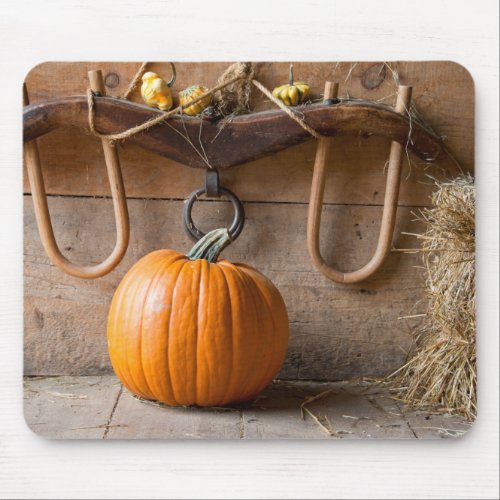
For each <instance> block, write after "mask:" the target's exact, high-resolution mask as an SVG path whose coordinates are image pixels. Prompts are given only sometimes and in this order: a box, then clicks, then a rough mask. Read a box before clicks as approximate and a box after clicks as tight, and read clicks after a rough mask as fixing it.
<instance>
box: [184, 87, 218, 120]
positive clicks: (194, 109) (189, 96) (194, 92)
mask: <svg viewBox="0 0 500 500" xmlns="http://www.w3.org/2000/svg"><path fill="white" fill-rule="evenodd" d="M207 92H208V89H207V88H206V87H202V86H201V85H191V87H188V88H187V89H184V90H181V91H180V92H179V103H180V104H181V106H183V105H184V104H187V103H189V102H190V101H193V100H194V99H196V98H197V97H200V96H202V95H203V94H205V93H207ZM211 100H212V96H207V97H205V98H204V99H202V100H201V101H198V102H197V103H196V104H193V105H192V106H188V107H187V108H184V109H183V110H182V112H183V113H185V114H186V115H189V116H196V115H199V114H200V113H201V112H202V111H203V110H204V109H205V108H206V107H207V106H208V105H209V104H210V101H211Z"/></svg>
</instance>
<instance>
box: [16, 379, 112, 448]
mask: <svg viewBox="0 0 500 500" xmlns="http://www.w3.org/2000/svg"><path fill="white" fill-rule="evenodd" d="M120 391H121V384H120V382H119V380H117V379H116V378H115V377H77V378H73V377H49V378H42V377H36V378H34V379H32V378H29V379H25V380H24V419H25V421H26V423H27V424H28V427H29V428H30V429H31V430H32V431H33V432H35V433H36V434H38V435H39V436H43V437H46V438H51V439H101V438H103V437H104V435H105V433H106V430H107V429H108V428H109V425H110V419H111V413H112V411H113V408H114V407H115V403H116V401H117V399H118V397H119V394H120Z"/></svg>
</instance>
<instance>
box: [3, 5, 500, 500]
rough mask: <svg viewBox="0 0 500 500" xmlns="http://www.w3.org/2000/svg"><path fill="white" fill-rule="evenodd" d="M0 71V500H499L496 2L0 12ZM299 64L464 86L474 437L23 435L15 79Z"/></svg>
mask: <svg viewBox="0 0 500 500" xmlns="http://www.w3.org/2000/svg"><path fill="white" fill-rule="evenodd" d="M0 58H1V61H0V64H1V66H0V67H1V73H0V98H1V107H0V219H1V220H0V244H1V246H0V252H1V253H0V384H1V386H0V405H1V407H0V497H2V498H165V497H168V498H170V497H174V498H193V497H195V498H196V497H202V498H203V497H218V498H222V497H231V498H235V497H236V498H243V497H244V498H297V497H299V498H300V497H302V498H306V497H313V498H498V476H497V472H498V438H499V434H498V420H497V419H498V345H499V344H498V336H499V328H498V180H499V176H498V170H499V164H498V76H499V75H498V0H486V1H477V0H476V1H475V2H464V1H457V0H454V1H440V0H431V1H428V0H418V1H414V2H408V1H403V0H399V1H392V0H391V1H378V2H375V1H373V0H363V1H355V0H341V1H330V2H328V1H309V2H305V1H302V2H297V1H293V0H287V1H275V2H272V1H271V0H267V1H258V0H253V1H251V2H238V1H237V0H227V1H220V2H217V1H213V0H212V1H210V0H208V1H207V0H205V1H204V2H199V1H194V0H190V1H186V0H185V1H171V2H165V1H164V2H160V1H155V0H149V1H148V2H135V1H132V0H128V1H127V0H122V1H112V2H111V1H110V2H106V1H99V2H98V1H88V2H85V1H83V0H80V1H77V0H72V1H63V0H60V1H52V0H45V1H40V2H37V1H34V0H24V1H20V0H3V1H2V3H1V4H0ZM299 59H302V60H328V61H330V60H334V61H336V60H351V61H352V60H397V59H410V60H421V59H452V60H454V61H457V62H459V63H461V64H463V65H465V66H466V67H467V68H468V69H469V70H470V72H471V73H472V76H473V77H474V79H475V82H476V103H477V111H476V117H477V131H476V167H477V187H478V204H477V208H478V233H477V237H478V238H477V243H478V327H479V328H478V329H479V333H478V338H479V381H480V405H479V418H478V421H477V423H476V425H475V426H474V428H473V430H472V431H470V433H469V434H468V435H467V436H465V437H464V438H461V439H457V440H446V441H441V440H439V441H433V442H432V441H431V442H404V441H392V442H390V441H386V442H380V441H377V442H367V441H364V442H346V441H327V442H292V441H289V442H278V441H274V442H273V441H267V442H215V441H212V442H187V441H179V442H160V441H158V442H156V441H151V442H133V441H130V442H125V441H124V442H93V441H89V442H85V441H81V442H51V441H46V440H44V439H41V438H39V437H37V436H36V435H34V434H32V433H31V431H29V430H28V428H27V427H26V425H25V423H24V420H23V413H22V385H21V374H22V205H21V202H22V200H21V154H22V150H21V82H22V80H23V78H24V75H25V74H26V73H27V71H28V70H29V69H30V68H31V67H32V66H33V65H35V64H37V63H39V62H42V61H45V60H68V61H72V60H97V61H99V60H124V61H126V60H137V61H142V60H195V61H196V60H215V61H217V60H271V61H272V60H284V61H288V60H299ZM463 98H464V99H473V98H474V96H472V95H464V96H463Z"/></svg>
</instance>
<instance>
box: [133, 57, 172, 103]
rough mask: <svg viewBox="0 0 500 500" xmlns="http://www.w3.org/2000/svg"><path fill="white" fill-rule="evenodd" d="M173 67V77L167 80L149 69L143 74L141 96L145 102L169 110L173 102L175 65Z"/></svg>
mask: <svg viewBox="0 0 500 500" xmlns="http://www.w3.org/2000/svg"><path fill="white" fill-rule="evenodd" d="M170 66H171V67H172V78H171V79H170V80H169V81H168V82H165V81H164V80H163V79H162V78H161V77H160V76H159V75H157V74H156V73H153V72H152V71H148V72H146V73H144V75H143V76H142V86H141V96H142V99H143V100H144V102H145V103H146V104H147V105H148V106H151V107H153V108H159V109H161V110H162V111H168V110H169V109H170V108H171V107H172V104H173V100H172V91H171V90H170V88H171V87H172V85H173V84H174V82H175V77H176V72H175V65H174V64H173V63H170Z"/></svg>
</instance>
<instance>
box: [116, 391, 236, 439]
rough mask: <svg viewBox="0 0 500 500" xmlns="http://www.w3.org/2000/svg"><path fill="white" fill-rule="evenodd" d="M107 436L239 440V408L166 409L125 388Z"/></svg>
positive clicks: (119, 437)
mask: <svg viewBox="0 0 500 500" xmlns="http://www.w3.org/2000/svg"><path fill="white" fill-rule="evenodd" d="M111 425H112V427H110V429H109V432H108V434H107V436H106V437H107V439H240V438H241V425H242V424H241V415H240V412H239V411H238V410H232V409H225V408H221V409H220V410H217V409H211V408H206V409H201V408H192V407H188V408H181V407H178V408H168V407H165V406H164V405H159V404H158V403H155V402H150V401H139V400H138V399H136V398H134V397H133V396H132V395H131V394H130V393H129V392H128V391H126V390H124V392H123V394H122V395H121V397H120V399H119V401H118V404H117V405H116V411H115V412H114V415H113V419H112V422H111Z"/></svg>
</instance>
